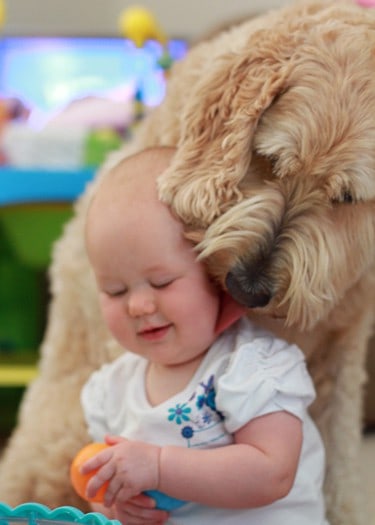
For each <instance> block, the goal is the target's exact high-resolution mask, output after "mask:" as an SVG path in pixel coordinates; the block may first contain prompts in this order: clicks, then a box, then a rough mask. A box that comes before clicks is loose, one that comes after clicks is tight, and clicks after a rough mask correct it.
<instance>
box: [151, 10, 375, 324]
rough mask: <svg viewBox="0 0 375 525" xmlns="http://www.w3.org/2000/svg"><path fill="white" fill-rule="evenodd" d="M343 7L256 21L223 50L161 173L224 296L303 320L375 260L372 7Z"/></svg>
mask: <svg viewBox="0 0 375 525" xmlns="http://www.w3.org/2000/svg"><path fill="white" fill-rule="evenodd" d="M356 9H358V11H357V10H356ZM348 13H350V16H349V15H348V16H347V17H346V18H348V19H346V18H345V16H344V17H343V18H344V20H340V16H341V12H340V8H339V7H338V8H337V9H336V11H335V8H331V11H330V12H329V10H328V13H326V14H325V15H324V16H321V18H320V19H318V18H317V16H318V15H316V14H315V13H312V14H310V22H309V23H307V21H306V20H308V18H306V19H305V22H303V21H301V19H300V20H299V22H298V21H296V22H294V23H293V22H290V23H289V25H288V27H286V28H284V31H282V32H278V31H277V30H276V29H275V27H274V28H271V29H269V30H268V31H267V30H261V31H259V32H258V33H255V34H253V35H252V36H251V38H250V40H249V41H248V42H247V43H246V46H245V47H244V48H243V50H242V52H241V53H238V54H235V53H232V54H227V55H224V56H223V57H222V59H221V61H218V64H217V65H216V66H215V67H213V69H212V71H211V73H209V74H207V75H206V78H205V79H204V80H202V83H201V85H200V86H197V91H196V92H195V98H194V97H192V98H191V102H190V104H187V108H186V112H185V115H184V116H185V117H186V119H185V122H186V124H185V128H184V130H183V134H182V138H181V142H180V150H179V153H178V154H177V155H176V160H175V163H174V165H173V166H172V167H171V169H170V171H169V178H168V173H167V174H166V175H167V176H166V177H165V178H164V180H162V181H161V194H162V196H163V197H164V198H165V200H167V201H169V202H170V203H171V204H172V206H173V207H174V209H175V211H176V212H177V214H178V215H179V216H180V217H182V219H183V220H184V222H185V223H186V225H187V235H188V236H190V238H192V239H194V240H195V241H197V242H199V244H198V249H199V251H200V253H201V257H202V258H203V259H205V260H206V261H207V264H208V266H209V268H210V271H211V272H212V274H213V275H214V276H215V277H216V278H217V279H218V280H219V281H220V282H221V283H222V285H224V286H225V287H226V288H227V289H228V291H229V292H230V293H231V294H232V296H233V297H234V298H235V299H237V300H238V301H239V302H240V303H242V304H244V305H246V306H248V307H250V308H257V309H258V311H259V310H262V312H264V313H266V314H268V315H273V316H276V317H285V319H286V323H287V324H290V325H292V324H297V325H298V326H299V327H305V328H306V327H311V326H312V325H313V324H314V323H315V322H317V321H318V320H319V319H321V318H322V317H323V316H326V315H327V314H328V313H329V311H330V310H331V309H332V308H333V307H334V306H335V305H336V304H337V303H338V302H339V301H340V300H341V299H342V298H343V297H344V296H345V294H346V292H347V291H348V290H349V289H351V288H352V287H353V286H356V283H358V282H359V280H360V279H361V277H362V276H363V275H364V273H365V272H367V271H368V269H369V268H370V267H371V265H372V264H373V263H374V261H375V242H374V240H375V17H374V16H373V15H371V16H370V17H369V15H368V12H366V16H367V17H369V19H368V20H365V18H364V16H363V15H362V13H361V10H360V8H354V10H352V8H351V7H350V8H348ZM339 15H340V16H339ZM314 17H315V23H314V20H313V19H314ZM349 18H350V20H349ZM301 24H302V26H301ZM304 24H305V25H304ZM172 174H174V175H172ZM176 174H177V177H176V178H175V182H176V184H174V181H173V177H174V176H175V175H176ZM181 175H182V176H181ZM181 181H182V184H181Z"/></svg>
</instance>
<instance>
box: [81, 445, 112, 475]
mask: <svg viewBox="0 0 375 525" xmlns="http://www.w3.org/2000/svg"><path fill="white" fill-rule="evenodd" d="M112 455H113V452H112V449H111V447H108V448H106V449H104V450H103V451H102V452H99V454H96V455H95V456H93V457H92V458H90V459H88V460H87V461H85V462H84V463H83V464H82V465H81V467H80V472H81V474H88V473H89V472H91V471H92V470H96V469H99V468H100V467H102V466H103V465H104V464H105V463H107V462H108V461H109V460H110V459H111V457H112Z"/></svg>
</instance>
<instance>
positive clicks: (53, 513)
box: [0, 503, 121, 525]
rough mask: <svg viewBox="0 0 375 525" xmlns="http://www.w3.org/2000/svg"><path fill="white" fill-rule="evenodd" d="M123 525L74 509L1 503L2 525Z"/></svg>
mask: <svg viewBox="0 0 375 525" xmlns="http://www.w3.org/2000/svg"><path fill="white" fill-rule="evenodd" d="M52 523H53V525H67V524H73V523H77V524H82V525H121V523H120V522H119V521H117V520H109V519H108V518H106V517H105V516H104V515H103V514H100V513H99V512H89V513H88V514H84V513H83V512H82V511H80V510H78V509H76V508H74V507H69V506H65V507H58V508H56V509H52V510H51V509H49V508H48V507H46V506H45V505H41V504H40V503H23V504H22V505H19V506H18V507H14V508H12V507H9V506H8V505H6V504H5V503H0V525H21V524H22V525H23V524H27V525H49V524H52Z"/></svg>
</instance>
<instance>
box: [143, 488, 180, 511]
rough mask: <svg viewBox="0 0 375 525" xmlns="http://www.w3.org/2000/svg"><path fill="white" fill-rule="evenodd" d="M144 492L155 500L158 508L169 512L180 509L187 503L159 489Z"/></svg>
mask: <svg viewBox="0 0 375 525" xmlns="http://www.w3.org/2000/svg"><path fill="white" fill-rule="evenodd" d="M144 494H146V495H147V496H150V498H153V499H154V500H155V502H156V508H157V509H161V510H166V511H167V512H170V511H172V510H176V509H179V508H180V507H182V505H185V503H186V501H183V500H181V499H176V498H172V497H171V496H168V495H167V494H164V493H163V492H159V491H158V490H145V491H144Z"/></svg>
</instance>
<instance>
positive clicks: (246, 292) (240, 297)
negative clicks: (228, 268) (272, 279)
mask: <svg viewBox="0 0 375 525" xmlns="http://www.w3.org/2000/svg"><path fill="white" fill-rule="evenodd" d="M258 277H259V276H258ZM225 284H226V287H227V289H228V292H229V293H230V295H231V296H232V297H233V299H235V300H236V301H237V302H238V303H240V304H242V305H243V306H247V307H248V308H262V307H264V306H267V304H268V303H269V302H270V300H271V299H272V292H271V290H270V288H269V286H267V283H266V282H265V280H264V279H259V278H258V279H256V280H255V281H253V280H251V279H250V278H249V277H248V276H247V275H246V274H244V273H242V272H241V273H235V272H229V273H228V274H227V276H226V279H225Z"/></svg>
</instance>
